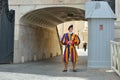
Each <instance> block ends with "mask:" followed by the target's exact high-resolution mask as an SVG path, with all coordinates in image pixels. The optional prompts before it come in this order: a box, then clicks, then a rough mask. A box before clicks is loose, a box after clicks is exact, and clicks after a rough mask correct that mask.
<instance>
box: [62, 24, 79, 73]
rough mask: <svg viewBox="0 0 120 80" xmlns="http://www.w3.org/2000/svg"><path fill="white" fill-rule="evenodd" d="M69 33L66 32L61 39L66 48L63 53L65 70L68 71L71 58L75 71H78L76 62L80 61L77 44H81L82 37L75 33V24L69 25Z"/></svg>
mask: <svg viewBox="0 0 120 80" xmlns="http://www.w3.org/2000/svg"><path fill="white" fill-rule="evenodd" d="M68 31H69V32H68V33H65V34H64V35H63V37H62V39H61V44H62V45H65V50H64V54H63V57H62V59H63V62H64V70H63V72H67V68H68V62H69V60H71V62H72V66H73V72H76V71H77V70H76V62H77V61H78V54H77V51H76V48H75V46H78V45H79V44H80V38H79V37H78V35H76V34H74V33H73V25H70V26H69V27H68Z"/></svg>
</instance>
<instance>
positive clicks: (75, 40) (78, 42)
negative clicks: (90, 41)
mask: <svg viewBox="0 0 120 80" xmlns="http://www.w3.org/2000/svg"><path fill="white" fill-rule="evenodd" d="M74 44H75V45H76V46H78V45H79V44H80V38H79V36H78V35H75V38H74Z"/></svg>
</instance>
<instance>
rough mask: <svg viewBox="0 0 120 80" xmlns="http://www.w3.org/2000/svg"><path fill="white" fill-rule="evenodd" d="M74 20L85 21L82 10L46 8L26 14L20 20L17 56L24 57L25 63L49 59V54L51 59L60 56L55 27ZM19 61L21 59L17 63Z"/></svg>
mask: <svg viewBox="0 0 120 80" xmlns="http://www.w3.org/2000/svg"><path fill="white" fill-rule="evenodd" d="M76 20H84V21H85V20H86V19H85V11H84V10H82V9H79V8H73V7H48V8H42V9H36V10H33V11H30V12H28V13H26V14H25V15H23V16H22V17H21V19H20V30H19V32H20V33H19V50H20V53H19V56H22V58H23V57H24V61H25V62H27V61H32V60H35V61H36V60H41V59H43V58H44V59H45V58H49V57H50V55H51V53H52V57H53V56H56V53H57V56H58V55H61V53H62V48H61V46H60V43H59V36H58V31H57V27H56V26H57V25H58V24H60V23H63V22H67V21H76ZM14 57H15V56H14ZM34 58H36V59H34ZM17 59H18V58H17ZM14 60H15V59H14ZM20 61H21V57H19V60H18V62H20Z"/></svg>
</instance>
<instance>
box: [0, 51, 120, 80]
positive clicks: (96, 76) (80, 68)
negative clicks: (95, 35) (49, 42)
mask: <svg viewBox="0 0 120 80" xmlns="http://www.w3.org/2000/svg"><path fill="white" fill-rule="evenodd" d="M86 64H87V57H86V56H85V55H84V53H83V54H82V55H81V56H80V57H79V61H78V64H77V72H72V66H71V63H69V69H68V72H62V70H63V63H62V61H61V56H59V57H56V58H52V59H47V60H43V61H39V62H30V63H24V64H1V65H0V80H120V77H119V76H118V75H117V74H116V73H114V72H113V71H112V70H108V69H107V70H106V69H102V70H101V69H88V68H87V65H86Z"/></svg>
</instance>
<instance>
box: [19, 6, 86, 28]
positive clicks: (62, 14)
mask: <svg viewBox="0 0 120 80" xmlns="http://www.w3.org/2000/svg"><path fill="white" fill-rule="evenodd" d="M76 20H84V21H86V19H85V11H84V10H82V9H77V8H71V7H50V8H43V9H37V10H34V11H31V12H28V13H27V14H25V15H24V16H22V18H21V20H20V22H21V23H24V24H33V25H39V26H41V27H48V26H56V25H58V24H60V23H63V22H67V21H76Z"/></svg>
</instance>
